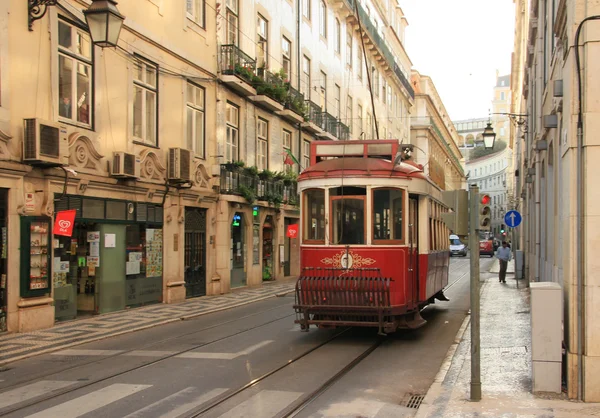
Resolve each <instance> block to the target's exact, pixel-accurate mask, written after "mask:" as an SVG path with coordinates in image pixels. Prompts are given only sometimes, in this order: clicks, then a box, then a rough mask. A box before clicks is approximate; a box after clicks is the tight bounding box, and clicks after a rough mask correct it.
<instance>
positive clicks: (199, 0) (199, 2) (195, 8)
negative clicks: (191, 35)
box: [185, 0, 205, 27]
mask: <svg viewBox="0 0 600 418" xmlns="http://www.w3.org/2000/svg"><path fill="white" fill-rule="evenodd" d="M185 8H186V12H187V17H188V19H191V20H193V21H194V22H196V23H197V24H199V25H200V26H202V27H204V11H205V8H204V0H186V6H185Z"/></svg>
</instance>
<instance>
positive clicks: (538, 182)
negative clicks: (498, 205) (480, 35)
mask: <svg viewBox="0 0 600 418" xmlns="http://www.w3.org/2000/svg"><path fill="white" fill-rule="evenodd" d="M529 3H530V5H528V2H526V1H517V2H516V13H517V14H516V37H515V53H514V55H513V57H514V58H513V67H516V68H513V69H514V70H516V71H515V73H514V74H513V81H514V82H515V85H514V86H513V103H512V109H514V111H515V112H516V113H520V114H526V115H527V116H526V119H527V125H526V130H525V129H519V130H515V131H514V132H513V135H514V136H513V139H514V141H515V143H516V144H515V147H516V148H515V149H516V151H517V152H516V156H515V161H516V163H515V164H516V168H518V174H519V176H518V177H517V181H516V187H517V191H518V192H519V195H520V197H521V202H520V207H521V210H522V212H523V216H524V217H523V224H522V226H521V227H520V228H519V235H520V242H519V245H520V248H521V249H522V250H523V252H524V256H525V275H526V277H527V278H528V279H529V280H530V281H551V282H557V283H559V284H560V285H561V287H562V289H563V295H564V297H563V301H564V308H563V309H564V323H563V330H564V340H563V342H564V347H565V348H566V356H565V360H564V361H566V364H564V369H563V370H565V373H566V375H565V376H564V378H565V380H566V382H567V389H568V395H569V397H570V398H577V399H582V400H584V401H586V402H598V401H600V378H599V376H600V373H599V370H600V325H599V324H600V314H599V313H598V310H597V309H596V306H595V304H594V300H595V297H596V295H597V294H600V293H599V292H600V276H599V275H598V274H597V273H596V272H597V271H598V267H599V265H598V263H599V261H598V257H597V256H596V254H597V253H598V251H599V250H600V241H598V239H597V236H598V234H599V233H600V223H599V222H598V216H597V213H598V209H597V205H596V203H598V196H599V191H600V188H599V184H598V181H597V179H598V174H597V173H596V171H595V169H594V164H593V162H594V161H596V156H600V154H599V151H598V150H599V149H598V139H597V131H598V129H596V128H595V126H596V125H597V124H598V123H600V122H599V121H600V118H598V115H597V114H598V112H599V111H600V105H599V103H600V101H599V100H598V93H597V89H596V85H597V80H596V77H597V74H598V70H599V69H600V58H599V57H600V53H599V52H600V44H599V43H598V36H597V29H598V28H599V27H600V22H598V20H597V19H599V15H600V5H598V4H597V2H594V1H588V0H567V1H561V2H538V1H532V2H529ZM576 52H578V53H579V58H580V61H579V63H577V60H576V55H575V54H576ZM517 83H518V84H517ZM579 86H581V91H580V90H579ZM521 92H522V93H521ZM594 173H596V174H594ZM556 309H560V307H558V306H557V307H556Z"/></svg>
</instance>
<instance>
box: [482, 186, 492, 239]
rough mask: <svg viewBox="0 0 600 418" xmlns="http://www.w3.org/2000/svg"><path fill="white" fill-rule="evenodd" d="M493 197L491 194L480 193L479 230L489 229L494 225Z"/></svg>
mask: <svg viewBox="0 0 600 418" xmlns="http://www.w3.org/2000/svg"><path fill="white" fill-rule="evenodd" d="M491 202H492V198H491V197H490V195H489V194H486V193H480V194H479V230H480V231H489V230H490V227H491V225H492V219H491V213H492V210H491V209H490V203H491Z"/></svg>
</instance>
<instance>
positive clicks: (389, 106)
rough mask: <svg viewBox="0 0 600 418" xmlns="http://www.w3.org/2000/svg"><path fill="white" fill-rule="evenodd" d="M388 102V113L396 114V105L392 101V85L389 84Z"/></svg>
mask: <svg viewBox="0 0 600 418" xmlns="http://www.w3.org/2000/svg"><path fill="white" fill-rule="evenodd" d="M387 102H388V114H389V115H390V116H391V115H393V114H394V106H393V102H392V86H390V85H389V84H388V86H387Z"/></svg>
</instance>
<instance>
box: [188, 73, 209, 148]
mask: <svg viewBox="0 0 600 418" xmlns="http://www.w3.org/2000/svg"><path fill="white" fill-rule="evenodd" d="M186 111H187V149H189V150H192V151H194V154H196V155H197V156H198V157H200V158H205V155H204V89H203V88H202V87H198V86H196V85H195V84H192V83H188V84H187V109H186Z"/></svg>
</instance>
